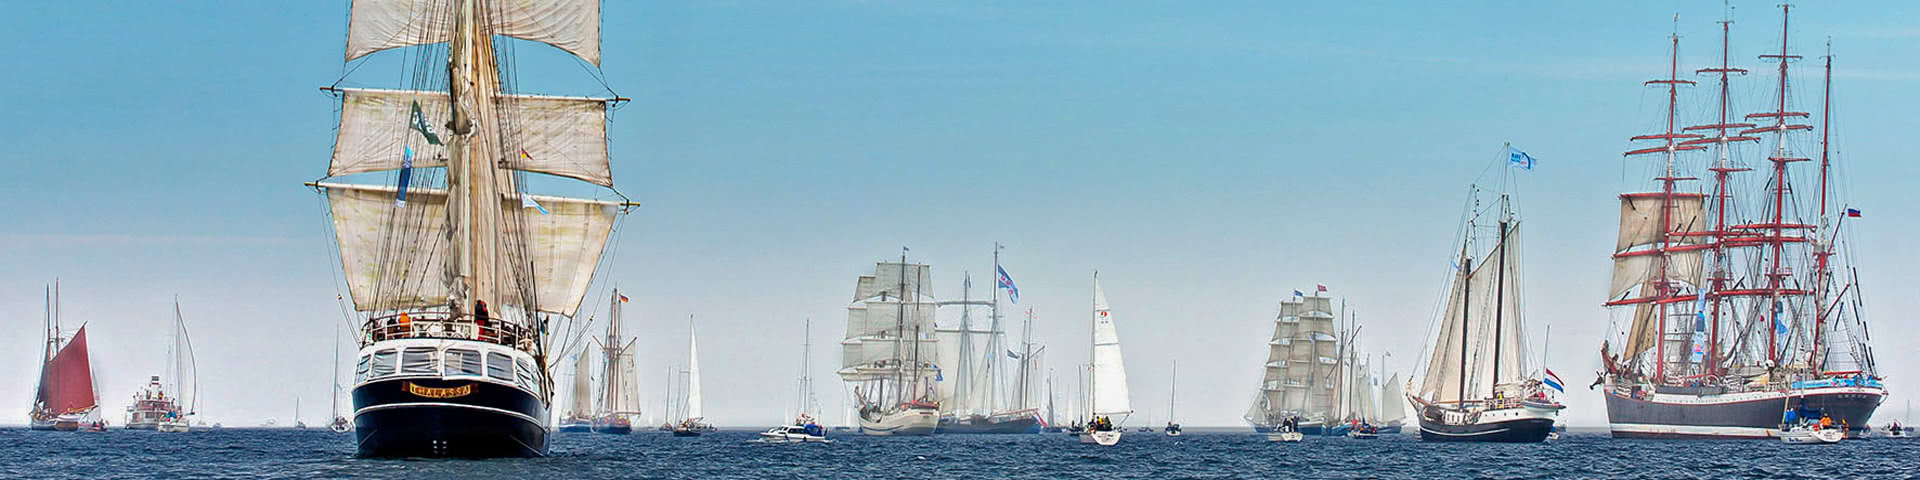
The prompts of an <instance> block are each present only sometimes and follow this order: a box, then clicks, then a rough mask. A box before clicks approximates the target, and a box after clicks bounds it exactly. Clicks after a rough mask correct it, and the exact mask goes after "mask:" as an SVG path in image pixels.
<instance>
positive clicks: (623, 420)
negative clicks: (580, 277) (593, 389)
mask: <svg viewBox="0 0 1920 480" xmlns="http://www.w3.org/2000/svg"><path fill="white" fill-rule="evenodd" d="M625 303H627V297H626V296H625V295H621V294H620V289H618V288H615V289H613V298H611V299H608V301H607V304H608V306H607V337H606V340H604V341H602V342H601V343H600V353H601V357H600V359H601V360H600V361H601V363H600V365H601V367H600V408H599V409H598V410H595V413H594V415H593V418H592V419H591V420H590V421H589V423H590V426H591V429H592V430H593V431H595V432H599V433H611V434H617V435H625V434H629V433H633V419H634V417H635V416H638V415H639V414H640V389H639V382H637V381H635V378H634V375H635V374H637V373H639V372H638V371H636V370H635V368H636V367H635V364H634V362H635V359H634V357H635V354H636V353H638V352H636V351H635V350H634V343H635V342H638V341H639V340H640V339H639V338H632V339H629V338H627V337H626V335H625V334H624V333H622V332H621V330H620V327H621V323H622V320H623V319H622V313H623V312H622V311H621V308H620V307H621V305H622V304H625ZM574 368H575V369H576V370H577V369H578V368H579V366H578V365H575V366H574ZM575 375H578V373H577V372H576V373H575ZM576 381H578V380H576ZM574 403H575V404H576V406H577V405H578V404H579V403H580V402H579V401H577V400H576V401H575V402H574Z"/></svg>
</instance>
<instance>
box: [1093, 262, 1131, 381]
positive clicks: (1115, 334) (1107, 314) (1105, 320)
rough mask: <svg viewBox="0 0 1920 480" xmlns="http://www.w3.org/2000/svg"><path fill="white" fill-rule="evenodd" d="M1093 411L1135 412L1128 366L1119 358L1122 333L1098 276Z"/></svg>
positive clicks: (1096, 282) (1096, 286)
mask: <svg viewBox="0 0 1920 480" xmlns="http://www.w3.org/2000/svg"><path fill="white" fill-rule="evenodd" d="M1093 413H1094V414H1095V415H1124V414H1128V413H1133V404H1132V400H1130V397H1129V396H1128V394H1127V366H1126V363H1125V362H1124V361H1123V360H1122V359H1121V358H1120V333H1119V331H1118V330H1116V329H1115V327H1114V324H1113V314H1112V311H1111V308H1109V307H1108V306H1107V294H1106V292H1104V291H1101V289H1100V280H1099V279H1095V280H1094V281H1093Z"/></svg>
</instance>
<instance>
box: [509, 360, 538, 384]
mask: <svg viewBox="0 0 1920 480" xmlns="http://www.w3.org/2000/svg"><path fill="white" fill-rule="evenodd" d="M514 367H515V368H514V370H513V374H514V383H518V384H520V388H525V389H527V390H534V389H535V388H534V385H536V384H535V383H534V381H533V362H529V361H527V360H526V359H524V358H523V359H520V361H519V362H518V363H516V364H515V365H514Z"/></svg>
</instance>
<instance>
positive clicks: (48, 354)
mask: <svg viewBox="0 0 1920 480" xmlns="http://www.w3.org/2000/svg"><path fill="white" fill-rule="evenodd" d="M46 317H47V318H46V327H47V343H46V346H47V348H46V350H45V352H44V353H43V355H42V356H41V362H40V385H39V386H38V387H36V388H35V389H34V393H33V407H32V408H31V409H30V410H28V411H27V427H28V428H31V429H33V430H61V431H68V432H72V431H78V430H80V429H82V428H84V427H87V426H91V425H96V424H99V423H101V419H100V397H99V395H97V394H95V391H96V389H95V388H94V385H93V366H92V365H91V364H90V363H88V360H87V326H86V325H84V324H82V325H80V329H79V330H78V331H75V332H74V333H73V336H72V337H66V336H63V335H62V334H61V328H60V285H59V283H58V282H55V283H54V285H53V286H52V287H49V288H48V290H47V308H46Z"/></svg>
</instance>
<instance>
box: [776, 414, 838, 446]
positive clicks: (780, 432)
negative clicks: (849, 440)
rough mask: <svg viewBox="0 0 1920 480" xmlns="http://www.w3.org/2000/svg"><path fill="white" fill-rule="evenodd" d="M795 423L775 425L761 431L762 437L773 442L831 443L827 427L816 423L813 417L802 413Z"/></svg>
mask: <svg viewBox="0 0 1920 480" xmlns="http://www.w3.org/2000/svg"><path fill="white" fill-rule="evenodd" d="M793 423H794V424H793V425H787V426H784V427H773V428H770V429H767V431H765V432H760V439H761V440H763V441H767V442H773V443H808V442H811V443H831V442H832V441H831V440H827V429H826V428H825V427H821V426H820V424H818V423H814V421H813V419H812V418H808V417H807V416H806V415H801V416H800V418H798V419H795V420H794V422H793Z"/></svg>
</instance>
